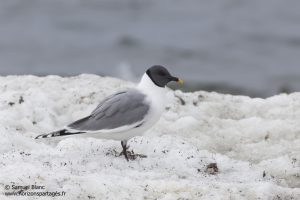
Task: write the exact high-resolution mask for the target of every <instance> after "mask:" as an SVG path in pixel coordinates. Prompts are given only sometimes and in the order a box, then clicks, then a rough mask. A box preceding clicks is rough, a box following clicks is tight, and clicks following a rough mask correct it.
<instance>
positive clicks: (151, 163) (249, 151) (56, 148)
mask: <svg viewBox="0 0 300 200" xmlns="http://www.w3.org/2000/svg"><path fill="white" fill-rule="evenodd" d="M133 85H134V84H132V83H129V82H124V81H121V80H118V79H113V78H108V77H105V78H103V77H99V76H95V75H81V76H77V77H71V78H61V77H58V76H47V77H34V76H8V77H0V92H1V95H0V110H1V111H0V124H1V126H0V137H1V139H0V199H6V198H10V199H16V198H17V197H5V196H4V192H11V191H14V190H13V189H12V188H11V187H12V185H17V186H26V185H39V186H44V187H45V188H44V189H40V190H33V191H35V192H45V191H48V192H53V191H58V192H65V193H66V196H65V197H56V198H55V199H276V200H280V199H300V125H299V121H300V93H294V94H291V95H285V94H283V95H279V96H274V97H271V98H268V99H251V98H248V97H243V96H231V95H223V94H217V93H207V92H203V91H201V92H195V93H182V92H180V91H175V92H173V91H171V90H170V91H169V92H168V99H169V104H168V106H167V107H166V112H165V113H164V115H163V117H162V118H161V120H160V121H159V122H158V124H157V125H156V126H155V127H153V129H151V130H150V131H148V132H147V133H146V134H145V135H144V136H142V137H136V138H133V139H132V140H130V142H129V144H130V147H131V149H133V150H134V151H135V153H140V154H145V155H147V156H148V157H147V158H138V159H136V160H134V161H130V162H127V161H126V160H125V159H124V157H118V156H117V154H118V152H120V151H121V146H120V142H119V141H111V140H99V139H98V140H96V139H93V138H84V137H69V138H61V139H62V140H57V139H52V140H40V141H37V140H34V139H33V138H34V137H35V136H37V135H39V134H41V133H47V132H49V131H53V130H55V129H58V128H60V127H62V126H64V125H66V124H68V123H69V122H71V121H73V120H75V119H78V118H80V117H82V116H84V115H86V114H88V113H89V112H90V111H92V109H94V108H95V106H96V105H97V104H98V103H99V101H100V100H101V99H102V98H103V97H104V96H106V95H109V94H111V93H113V92H115V91H117V90H121V89H124V88H126V87H131V86H133ZM211 163H216V166H215V167H214V169H215V170H213V169H212V168H210V169H207V166H208V165H211ZM216 168H217V169H216ZM7 185H8V186H9V187H10V189H9V188H7ZM15 191H19V190H15ZM19 198H20V199H32V198H33V197H19ZM34 198H36V199H42V198H41V197H34ZM44 199H51V197H44Z"/></svg>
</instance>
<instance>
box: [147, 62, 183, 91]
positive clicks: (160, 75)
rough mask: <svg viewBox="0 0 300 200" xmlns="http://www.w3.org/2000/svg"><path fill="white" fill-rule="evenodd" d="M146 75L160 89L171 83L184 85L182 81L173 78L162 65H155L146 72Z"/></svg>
mask: <svg viewBox="0 0 300 200" xmlns="http://www.w3.org/2000/svg"><path fill="white" fill-rule="evenodd" d="M146 74H147V75H148V76H149V78H150V79H151V80H152V82H153V83H154V84H155V85H157V86H159V87H165V86H166V85H167V84H168V83H169V82H171V81H175V82H178V83H180V84H183V80H182V79H180V78H177V77H174V76H172V75H171V74H170V72H169V71H168V70H167V69H166V68H165V67H163V66H161V65H154V66H152V67H150V68H149V69H148V70H147V71H146Z"/></svg>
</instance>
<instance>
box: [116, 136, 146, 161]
mask: <svg viewBox="0 0 300 200" xmlns="http://www.w3.org/2000/svg"><path fill="white" fill-rule="evenodd" d="M121 145H122V148H123V150H122V152H121V153H120V155H119V156H121V155H122V154H123V155H124V156H125V158H126V160H127V161H129V159H130V160H135V159H136V158H138V157H140V158H147V156H145V155H142V154H135V153H134V152H133V151H132V150H131V151H127V150H128V149H129V145H128V146H127V140H122V141H121Z"/></svg>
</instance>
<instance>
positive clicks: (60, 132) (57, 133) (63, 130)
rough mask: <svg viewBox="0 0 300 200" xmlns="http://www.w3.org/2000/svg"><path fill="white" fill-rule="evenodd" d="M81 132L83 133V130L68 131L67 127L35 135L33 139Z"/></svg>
mask: <svg viewBox="0 0 300 200" xmlns="http://www.w3.org/2000/svg"><path fill="white" fill-rule="evenodd" d="M81 133H85V132H82V131H78V132H69V131H68V130H67V129H62V130H59V131H55V132H52V133H48V134H43V135H38V136H37V137H35V139H42V138H51V137H58V136H67V135H74V134H81Z"/></svg>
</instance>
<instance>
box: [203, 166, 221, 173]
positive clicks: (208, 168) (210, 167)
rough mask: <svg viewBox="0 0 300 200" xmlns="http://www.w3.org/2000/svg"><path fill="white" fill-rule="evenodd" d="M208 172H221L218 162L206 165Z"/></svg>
mask: <svg viewBox="0 0 300 200" xmlns="http://www.w3.org/2000/svg"><path fill="white" fill-rule="evenodd" d="M205 172H206V173H208V174H212V175H214V174H216V173H218V172H219V169H218V166H217V163H210V164H208V165H207V166H206V170H205Z"/></svg>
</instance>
